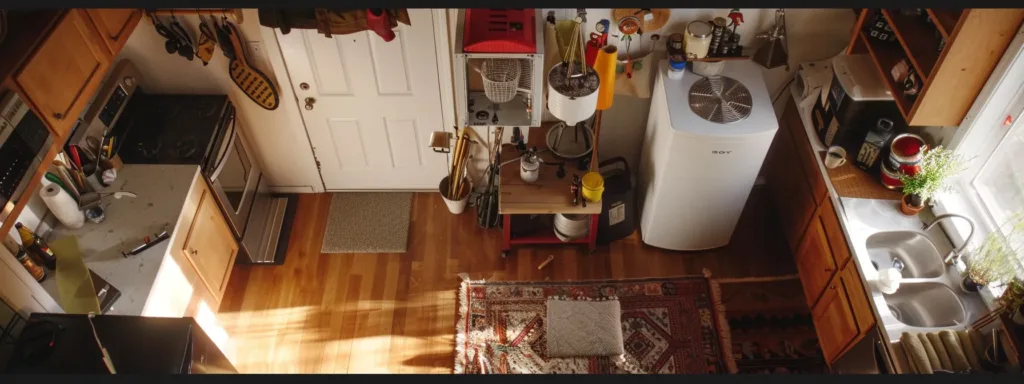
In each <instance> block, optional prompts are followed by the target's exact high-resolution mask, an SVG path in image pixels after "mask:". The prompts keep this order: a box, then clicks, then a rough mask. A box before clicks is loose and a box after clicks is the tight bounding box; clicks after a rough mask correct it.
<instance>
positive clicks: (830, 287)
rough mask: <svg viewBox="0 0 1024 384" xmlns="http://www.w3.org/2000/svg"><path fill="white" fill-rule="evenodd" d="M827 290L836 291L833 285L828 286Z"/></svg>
mask: <svg viewBox="0 0 1024 384" xmlns="http://www.w3.org/2000/svg"><path fill="white" fill-rule="evenodd" d="M828 289H836V286H835V285H830V286H828Z"/></svg>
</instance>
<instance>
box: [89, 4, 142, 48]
mask: <svg viewBox="0 0 1024 384" xmlns="http://www.w3.org/2000/svg"><path fill="white" fill-rule="evenodd" d="M85 12H86V14H88V15H89V19H90V20H92V23H93V25H95V26H96V30H97V31H98V32H99V34H100V36H101V37H102V39H103V44H104V45H105V46H106V47H107V52H109V53H110V55H111V57H114V56H117V54H118V53H119V52H121V48H124V44H125V43H127V42H128V37H130V36H131V35H132V32H133V31H135V26H137V25H139V20H141V19H142V10H141V9H131V8H122V9H109V8H90V9H86V10H85Z"/></svg>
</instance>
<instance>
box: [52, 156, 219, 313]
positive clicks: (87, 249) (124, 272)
mask: <svg viewBox="0 0 1024 384" xmlns="http://www.w3.org/2000/svg"><path fill="white" fill-rule="evenodd" d="M196 172H199V166H198V165H144V164H128V165H125V166H124V168H123V169H122V170H121V172H120V173H119V174H118V178H117V180H116V181H114V183H113V184H112V185H111V186H110V187H107V188H103V189H101V190H99V192H100V193H109V192H116V191H126V192H133V193H135V194H136V195H138V197H135V198H132V197H123V198H121V199H116V198H114V197H113V196H109V197H104V198H103V201H102V203H101V204H100V205H101V206H102V207H103V210H104V214H105V215H106V219H105V220H104V221H103V222H101V223H99V224H96V223H92V222H89V221H88V220H87V221H86V223H85V225H84V226H82V228H78V229H70V228H67V227H64V226H63V225H58V226H57V228H56V229H54V231H53V232H52V233H51V234H50V236H49V239H51V240H53V239H58V238H60V237H64V236H76V237H77V238H78V247H79V249H81V251H82V255H83V259H84V260H85V265H86V266H87V267H88V268H89V269H91V270H92V271H93V272H96V274H97V275H99V276H100V277H102V278H103V279H105V280H107V281H108V282H109V283H110V284H111V285H113V286H114V287H115V288H117V289H118V290H120V291H121V297H120V298H118V299H117V301H115V302H114V305H113V308H111V310H110V311H109V312H107V314H111V315H135V316H139V315H142V312H143V309H144V307H145V304H146V299H147V297H149V294H150V290H151V289H152V287H153V282H154V281H155V280H156V276H157V272H158V271H159V269H160V265H161V263H162V262H163V259H164V257H165V256H166V255H167V246H168V245H169V244H170V241H169V240H165V241H163V242H161V243H160V244H158V245H156V246H154V247H152V248H149V249H147V250H145V251H144V252H142V253H139V254H137V255H134V256H129V257H127V258H126V257H124V256H122V255H121V252H122V251H129V250H131V249H133V248H135V247H136V246H138V245H140V244H142V242H143V239H144V238H145V237H146V236H150V237H151V238H156V235H157V234H159V233H160V232H161V231H167V232H168V233H170V232H172V231H173V230H174V226H175V223H176V222H177V220H178V216H179V215H180V214H181V209H182V206H183V205H184V203H185V198H186V197H187V196H188V192H189V189H190V187H191V184H192V180H193V178H194V177H195V175H196ZM43 287H44V288H45V289H46V291H47V292H48V293H49V294H50V295H51V296H53V298H54V299H55V300H56V301H57V302H58V303H59V302H60V296H59V293H58V290H57V283H56V279H46V281H44V282H43Z"/></svg>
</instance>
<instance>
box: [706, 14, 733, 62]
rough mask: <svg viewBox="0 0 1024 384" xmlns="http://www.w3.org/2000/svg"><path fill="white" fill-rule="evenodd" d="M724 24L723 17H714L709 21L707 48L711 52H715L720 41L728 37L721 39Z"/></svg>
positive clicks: (720, 43) (726, 39)
mask: <svg viewBox="0 0 1024 384" xmlns="http://www.w3.org/2000/svg"><path fill="white" fill-rule="evenodd" d="M725 24H726V22H725V18H724V17H716V18H715V19H714V20H712V21H711V46H710V47H709V48H708V51H709V52H710V53H711V54H717V53H718V49H719V47H721V46H722V42H723V41H728V38H725V39H723V36H722V35H724V34H725Z"/></svg>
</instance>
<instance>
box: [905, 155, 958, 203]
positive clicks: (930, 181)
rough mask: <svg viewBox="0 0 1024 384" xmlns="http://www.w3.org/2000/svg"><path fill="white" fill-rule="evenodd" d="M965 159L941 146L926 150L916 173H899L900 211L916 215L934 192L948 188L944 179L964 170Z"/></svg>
mask: <svg viewBox="0 0 1024 384" xmlns="http://www.w3.org/2000/svg"><path fill="white" fill-rule="evenodd" d="M965 164H966V161H965V160H964V158H963V156H961V155H959V154H957V153H954V152H953V151H950V150H948V149H946V148H943V147H942V146H938V147H935V148H934V149H932V150H929V151H926V152H925V153H924V156H922V159H921V164H920V166H919V168H918V171H917V173H915V174H913V175H908V174H906V173H904V172H902V171H901V172H900V173H899V178H900V182H901V183H903V199H902V201H901V202H900V212H902V213H903V214H904V215H907V216H913V215H916V214H917V213H918V212H921V210H922V209H924V205H925V203H927V202H928V199H930V198H931V197H932V196H934V195H935V193H937V192H940V191H945V190H948V189H949V185H947V184H946V181H947V180H948V179H949V178H950V177H951V176H953V175H956V174H957V173H960V171H963V170H964V165H965Z"/></svg>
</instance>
